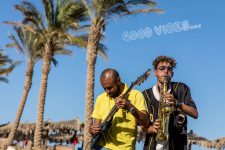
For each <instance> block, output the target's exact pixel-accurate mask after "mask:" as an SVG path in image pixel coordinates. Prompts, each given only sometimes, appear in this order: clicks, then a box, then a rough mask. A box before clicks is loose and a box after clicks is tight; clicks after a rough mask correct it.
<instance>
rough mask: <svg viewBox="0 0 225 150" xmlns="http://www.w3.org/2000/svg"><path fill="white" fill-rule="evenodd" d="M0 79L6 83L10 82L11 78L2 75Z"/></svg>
mask: <svg viewBox="0 0 225 150" xmlns="http://www.w3.org/2000/svg"><path fill="white" fill-rule="evenodd" d="M0 81H2V82H5V83H9V80H8V79H7V78H5V77H0Z"/></svg>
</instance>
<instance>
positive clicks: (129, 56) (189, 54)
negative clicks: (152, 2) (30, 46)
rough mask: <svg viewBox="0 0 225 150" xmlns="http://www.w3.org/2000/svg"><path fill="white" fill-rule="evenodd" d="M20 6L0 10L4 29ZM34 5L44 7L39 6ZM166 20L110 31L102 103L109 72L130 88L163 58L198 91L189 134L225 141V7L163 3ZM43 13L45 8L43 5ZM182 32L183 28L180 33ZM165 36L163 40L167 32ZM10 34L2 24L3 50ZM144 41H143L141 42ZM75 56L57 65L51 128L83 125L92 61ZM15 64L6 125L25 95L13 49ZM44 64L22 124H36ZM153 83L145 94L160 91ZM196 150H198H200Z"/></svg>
mask: <svg viewBox="0 0 225 150" xmlns="http://www.w3.org/2000/svg"><path fill="white" fill-rule="evenodd" d="M18 2H20V1H19V0H8V1H4V5H2V6H0V7H1V11H0V16H1V17H0V22H1V23H2V22H3V21H5V20H15V21H16V20H17V21H19V19H20V18H21V15H20V14H19V12H17V11H15V10H14V9H13V4H16V3H18ZM33 2H35V3H37V4H38V2H37V1H34V0H33ZM157 3H158V8H161V9H163V10H164V13H163V14H143V15H136V16H132V17H126V18H123V19H118V18H115V19H114V20H113V21H112V22H111V23H110V24H108V26H107V28H106V31H105V37H106V38H105V44H106V46H107V47H108V52H107V54H108V56H109V58H108V59H107V60H105V59H102V58H101V57H99V58H98V59H97V64H96V77H95V81H96V82H95V97H96V96H97V95H98V94H100V93H101V92H103V89H102V87H101V85H100V83H99V75H100V73H101V71H102V70H104V69H105V68H108V67H110V68H115V69H117V70H118V71H119V73H120V75H121V78H122V80H123V81H124V82H126V83H127V84H128V85H129V84H130V83H131V82H132V81H134V80H135V79H136V78H137V77H138V76H139V75H141V74H142V73H143V72H144V71H146V70H147V69H148V68H151V69H152V65H151V63H152V60H153V59H154V58H155V57H157V56H159V55H168V56H171V57H174V58H175V59H176V60H177V62H178V65H177V69H175V75H174V78H173V80H174V81H179V82H184V83H186V84H187V85H188V86H189V87H190V88H191V93H192V97H193V99H194V101H195V103H196V105H197V107H198V111H199V118H198V119H197V120H194V119H191V118H190V117H189V118H188V121H189V124H188V126H189V127H188V129H189V130H190V129H193V130H194V132H196V133H197V134H199V135H201V136H204V137H206V138H208V139H215V138H219V137H223V136H225V128H224V126H225V119H224V117H223V116H224V114H225V109H224V106H225V93H224V89H225V67H224V64H225V59H224V57H225V41H224V39H225V29H224V27H225V20H224V19H223V18H224V16H223V14H224V13H225V10H224V6H225V1H223V0H218V1H215V2H212V1H209V0H206V1H203V0H200V1H194V0H190V1H185V0H174V1H162V0H159V1H157ZM38 5H39V7H40V4H38ZM175 27H176V28H175ZM160 31H161V32H160ZM11 32H12V28H11V27H10V26H7V25H4V24H0V48H3V49H4V48H5V44H6V43H7V42H9V39H8V38H7V35H8V34H9V33H11ZM138 33H139V34H138ZM72 50H73V51H74V54H73V56H62V57H56V58H57V60H58V62H59V64H58V66H57V67H52V70H51V72H50V76H49V81H48V90H47V97H46V106H45V117H44V118H45V120H46V119H51V120H53V121H59V120H68V119H73V118H75V117H77V116H79V117H80V118H81V120H84V110H85V108H84V107H85V83H86V53H85V50H84V49H78V48H72ZM6 53H7V54H9V55H10V57H11V58H12V59H15V60H21V61H23V63H22V64H21V65H20V66H18V67H17V68H16V69H15V71H14V72H13V73H12V74H10V75H9V76H8V78H9V80H10V83H9V84H5V83H0V87H1V92H0V97H1V100H0V124H2V123H5V122H8V121H10V122H12V121H13V120H14V116H15V113H16V110H17V107H18V104H19V101H20V97H21V95H22V90H23V84H24V83H23V82H24V75H25V69H26V59H25V58H24V57H23V56H20V55H19V54H18V53H17V52H16V51H15V50H13V49H6ZM41 64H42V62H38V63H37V64H36V66H35V70H34V81H33V84H32V89H31V91H30V93H29V97H28V101H27V104H26V106H25V110H24V113H23V116H22V122H24V121H29V122H34V121H35V120H36V110H37V99H38V94H39V85H40V78H41ZM155 81H156V80H155V77H154V75H153V74H152V75H151V76H150V78H149V79H148V80H147V81H146V82H144V83H143V84H142V85H141V86H136V87H135V88H136V89H138V90H141V91H142V90H144V89H146V88H149V87H151V86H153V85H154V84H155ZM196 149H199V148H198V147H196Z"/></svg>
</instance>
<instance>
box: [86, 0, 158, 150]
mask: <svg viewBox="0 0 225 150" xmlns="http://www.w3.org/2000/svg"><path fill="white" fill-rule="evenodd" d="M82 1H83V3H84V4H85V6H86V8H87V10H88V13H89V16H90V18H91V28H90V32H89V37H88V45H87V56H86V57H87V80H86V106H85V129H84V142H85V143H84V147H87V148H88V149H90V147H88V146H87V143H89V142H90V140H91V136H90V134H89V133H88V130H89V128H90V126H91V123H92V120H91V114H92V111H93V105H94V79H95V63H96V59H97V53H98V47H99V42H100V40H101V39H102V37H103V30H104V29H105V26H106V24H107V22H109V21H110V19H112V18H113V17H115V16H116V17H122V16H127V15H132V14H138V13H149V12H161V10H159V9H154V8H152V7H151V6H154V5H155V3H154V2H152V1H151V0H82ZM138 6H140V7H138Z"/></svg>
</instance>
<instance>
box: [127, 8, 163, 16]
mask: <svg viewBox="0 0 225 150" xmlns="http://www.w3.org/2000/svg"><path fill="white" fill-rule="evenodd" d="M149 12H156V13H163V10H161V9H156V8H146V9H137V10H133V11H129V12H128V13H127V14H126V15H134V14H139V13H149Z"/></svg>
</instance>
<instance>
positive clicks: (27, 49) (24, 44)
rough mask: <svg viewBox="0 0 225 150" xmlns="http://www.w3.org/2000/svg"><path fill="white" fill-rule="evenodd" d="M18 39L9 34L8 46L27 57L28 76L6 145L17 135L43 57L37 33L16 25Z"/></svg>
mask: <svg viewBox="0 0 225 150" xmlns="http://www.w3.org/2000/svg"><path fill="white" fill-rule="evenodd" d="M14 30H15V32H16V34H17V37H18V39H17V38H16V36H14V35H13V34H10V35H9V38H10V39H11V43H9V44H7V45H6V46H7V47H12V48H16V49H17V50H18V51H19V52H20V53H21V54H23V55H25V56H26V57H27V69H26V77H25V81H24V88H23V95H22V97H21V100H20V104H19V107H18V110H17V113H16V118H15V120H14V123H13V125H12V128H11V131H10V134H9V136H8V140H7V142H6V146H8V145H11V144H12V142H13V139H14V137H15V135H16V130H17V128H18V125H19V122H20V119H21V116H22V113H23V109H24V106H25V104H26V100H27V96H28V93H29V91H30V88H31V85H32V77H33V69H34V65H35V63H36V62H37V60H39V59H40V58H41V53H40V51H41V49H39V48H41V45H40V44H41V43H40V42H39V43H38V41H37V40H36V39H35V35H34V34H33V33H32V32H30V31H27V30H23V29H22V28H21V27H14Z"/></svg>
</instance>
